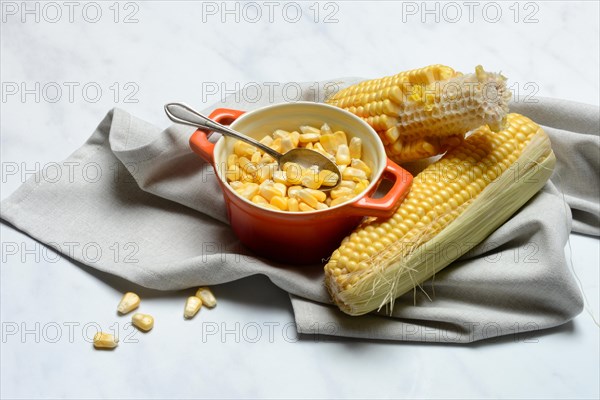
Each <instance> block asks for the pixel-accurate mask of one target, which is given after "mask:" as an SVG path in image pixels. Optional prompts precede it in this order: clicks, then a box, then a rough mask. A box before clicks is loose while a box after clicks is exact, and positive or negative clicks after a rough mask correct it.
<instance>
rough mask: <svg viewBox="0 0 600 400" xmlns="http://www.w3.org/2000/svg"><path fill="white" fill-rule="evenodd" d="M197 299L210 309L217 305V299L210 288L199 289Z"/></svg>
mask: <svg viewBox="0 0 600 400" xmlns="http://www.w3.org/2000/svg"><path fill="white" fill-rule="evenodd" d="M196 297H198V298H199V299H200V300H202V305H204V306H206V307H208V308H213V307H214V306H216V305H217V299H216V298H215V295H214V294H213V292H212V290H210V288H208V287H201V288H198V290H197V291H196Z"/></svg>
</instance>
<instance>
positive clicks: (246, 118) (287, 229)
mask: <svg viewBox="0 0 600 400" xmlns="http://www.w3.org/2000/svg"><path fill="white" fill-rule="evenodd" d="M210 118H211V119H213V120H215V121H217V122H219V123H222V124H231V128H233V129H235V130H237V131H239V132H242V133H244V134H246V135H248V136H251V137H254V138H255V139H261V138H262V137H264V136H266V135H268V134H271V133H272V132H273V131H274V130H275V129H284V130H288V131H293V130H297V129H298V127H299V126H300V125H313V126H321V125H322V124H323V123H324V122H326V123H327V124H329V126H331V128H332V130H333V131H336V130H343V131H344V132H346V133H347V134H348V136H349V137H354V136H357V137H359V138H360V139H361V140H362V144H363V147H362V149H363V150H362V151H363V156H362V159H363V161H365V162H366V163H367V165H369V167H370V168H371V170H372V173H371V184H370V185H369V186H368V187H367V189H365V191H364V192H363V193H361V194H360V195H359V196H357V197H356V198H355V199H354V200H351V201H349V202H347V203H343V204H340V205H337V206H335V207H331V208H329V209H326V210H315V211H311V212H287V211H275V210H269V209H265V208H262V207H259V206H257V205H255V204H253V203H252V202H250V201H249V200H246V199H245V198H243V197H241V196H239V195H238V194H237V193H236V192H235V191H234V190H233V189H232V188H231V187H230V186H229V184H228V183H227V181H226V179H225V171H226V168H227V156H228V155H229V154H231V153H232V152H233V144H234V142H235V139H233V138H230V137H221V138H220V139H219V140H218V141H217V142H216V144H213V143H211V142H209V141H208V135H210V134H208V135H207V133H206V132H204V131H202V130H197V131H196V132H194V134H193V135H192V136H191V138H190V146H191V148H192V150H193V151H194V152H196V153H197V154H198V155H200V157H202V158H203V159H204V160H206V161H208V162H210V163H211V164H212V165H213V167H214V169H215V172H216V175H217V178H218V182H219V184H220V185H221V188H222V190H223V196H224V198H225V204H226V206H227V213H228V216H229V221H230V223H231V227H232V229H233V231H234V232H235V234H236V235H237V237H238V238H239V239H240V241H241V242H242V243H243V244H244V245H246V246H247V247H248V248H250V249H251V250H253V251H254V252H256V253H257V254H258V255H260V256H263V257H265V258H269V259H272V260H276V261H280V262H283V263H287V264H314V263H322V262H325V261H326V260H327V259H328V257H329V256H330V255H331V253H332V251H333V250H335V249H336V248H337V247H338V246H339V245H340V242H341V241H342V239H343V238H344V237H345V236H346V235H347V234H348V233H350V231H352V229H353V228H355V227H356V225H358V223H359V222H360V221H361V220H362V219H363V217H365V216H373V217H383V218H386V217H390V216H391V215H392V214H393V213H394V211H395V210H396V209H397V208H398V206H399V205H400V203H401V202H402V200H403V199H404V197H405V196H406V194H407V193H408V191H409V189H410V186H411V183H412V175H411V174H410V173H409V172H408V171H406V170H404V169H403V168H401V167H399V166H398V165H396V164H395V163H394V162H393V161H391V160H389V159H388V158H387V157H386V154H385V149H384V147H383V144H382V142H381V140H380V139H379V137H378V136H377V133H376V132H375V131H374V130H373V129H372V128H371V127H370V126H369V125H368V124H367V123H365V122H364V121H363V120H361V119H360V118H358V117H356V116H355V115H353V114H351V113H349V112H347V111H345V110H342V109H339V108H337V107H333V106H330V105H327V104H321V103H312V102H297V103H285V104H275V105H270V106H266V107H263V108H259V109H256V110H253V111H250V112H247V113H245V112H243V111H238V110H230V109H217V110H215V111H213V112H212V113H211V115H210ZM383 178H387V179H390V180H391V181H393V184H392V186H391V188H390V189H389V191H388V192H387V193H386V194H385V195H383V196H382V197H380V198H374V197H372V196H373V194H374V193H375V191H376V190H377V187H378V185H379V183H380V182H381V180H382V179H383Z"/></svg>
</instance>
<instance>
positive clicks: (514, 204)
mask: <svg viewBox="0 0 600 400" xmlns="http://www.w3.org/2000/svg"><path fill="white" fill-rule="evenodd" d="M507 120H508V121H507V124H508V125H507V127H506V128H505V129H504V130H502V131H500V132H497V133H493V132H491V131H490V129H489V127H487V126H484V127H481V128H479V129H477V130H476V131H474V133H473V134H472V135H470V136H469V137H468V138H467V139H465V141H464V143H463V145H462V146H460V147H457V148H454V149H452V150H450V151H449V152H448V153H446V155H444V157H442V158H441V159H440V160H439V161H437V162H435V163H433V164H431V165H429V166H428V167H427V168H426V169H424V170H423V171H422V172H421V173H420V174H419V175H417V176H416V177H415V179H414V181H413V185H412V189H411V191H410V193H409V194H408V196H407V197H406V199H405V200H404V202H403V203H402V204H401V205H400V207H399V208H398V210H397V211H396V213H395V214H394V215H393V216H392V217H391V218H389V219H387V220H381V219H371V220H366V221H364V222H363V223H362V224H361V225H360V226H359V227H358V228H356V230H355V231H354V232H353V233H352V234H351V235H350V236H348V237H346V238H345V239H344V240H343V242H342V244H341V246H340V248H339V249H337V250H336V251H335V252H334V253H333V254H332V256H331V259H330V260H329V262H328V263H327V265H326V266H325V284H326V286H327V288H328V290H329V292H330V294H331V296H332V297H333V300H334V301H335V303H336V304H337V305H338V306H339V307H340V309H342V311H344V312H346V313H348V314H350V315H361V314H365V313H367V312H370V311H372V310H375V309H378V308H381V307H382V306H383V305H385V304H388V303H391V306H392V307H393V302H394V299H395V298H397V297H398V296H401V295H403V294H404V293H406V292H408V291H410V290H413V289H414V288H416V287H417V286H418V285H420V284H421V283H422V282H424V281H426V280H427V279H429V278H431V277H432V276H433V275H434V274H435V273H437V272H438V271H440V270H441V269H442V268H444V267H446V266H447V265H449V264H450V263H451V262H452V261H454V260H455V259H457V258H458V257H460V256H461V255H462V254H464V253H466V252H467V251H469V250H470V249H471V248H473V247H474V246H475V245H476V244H478V243H479V242H481V241H482V240H483V239H485V238H486V237H487V236H488V235H489V234H490V233H492V232H493V231H494V230H495V229H496V228H497V227H499V226H500V225H501V224H502V223H504V222H505V221H506V220H507V219H508V218H510V216H511V215H512V214H513V213H514V212H516V211H517V210H518V209H519V208H520V207H521V206H522V205H523V204H525V202H527V200H529V199H530V198H531V197H532V196H533V195H534V194H535V193H536V192H537V191H538V190H539V189H540V188H541V187H542V186H543V185H544V184H545V182H546V181H547V179H548V178H549V177H550V175H551V174H552V171H553V168H554V164H555V157H554V153H553V152H552V150H551V148H550V141H549V139H548V136H547V135H546V133H545V132H544V131H543V130H542V129H541V128H540V127H539V126H538V125H536V124H535V123H534V122H532V121H531V120H529V119H528V118H526V117H524V116H521V115H519V114H509V115H508V118H507ZM450 250H451V251H450Z"/></svg>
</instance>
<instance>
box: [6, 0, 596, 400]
mask: <svg viewBox="0 0 600 400" xmlns="http://www.w3.org/2000/svg"><path fill="white" fill-rule="evenodd" d="M35 4H36V3H35V2H32V3H29V7H30V9H33V7H35ZM37 4H38V7H39V14H40V21H39V22H36V21H35V15H34V14H26V15H24V16H23V15H21V12H22V4H21V2H3V3H2V18H3V20H2V24H1V51H2V53H1V80H2V84H3V88H2V89H3V90H2V93H3V96H4V97H3V99H2V103H1V107H2V108H1V116H0V120H1V134H2V136H1V144H2V150H1V151H2V165H3V176H2V178H3V179H2V198H4V197H6V196H7V195H8V194H10V193H11V192H12V191H13V190H14V189H16V188H17V187H18V186H19V184H20V183H21V178H22V177H21V174H17V175H10V176H6V174H5V172H6V171H5V170H4V168H5V167H6V166H8V165H15V163H16V165H17V166H18V167H19V168H20V169H21V170H24V169H25V168H27V169H34V168H36V165H43V164H44V163H46V162H50V161H57V160H62V159H63V158H65V157H66V156H68V155H69V154H70V153H71V152H72V151H73V150H74V149H75V148H77V147H78V146H79V145H80V144H81V143H83V142H84V141H85V140H86V139H87V137H88V136H89V135H90V134H91V132H92V130H93V129H94V127H95V125H96V124H97V123H98V122H99V121H100V120H101V118H102V117H103V116H104V115H105V113H106V111H107V110H108V109H109V108H111V107H114V106H119V107H122V108H125V109H127V110H128V111H130V112H132V113H134V114H136V115H138V116H140V117H142V118H145V119H147V120H148V121H150V122H153V123H156V124H158V125H161V126H164V125H166V124H167V120H166V118H165V117H164V115H163V113H162V105H163V104H164V103H165V102H167V101H169V100H174V99H176V100H183V101H187V102H189V103H192V104H195V105H197V106H198V107H200V108H201V107H203V106H207V105H209V104H210V103H214V102H217V101H219V99H220V98H221V95H222V94H223V93H222V91H221V92H220V93H216V94H213V95H207V94H204V95H203V94H202V93H201V90H202V89H203V88H204V89H207V88H214V87H220V88H222V89H227V90H235V89H236V87H242V88H243V87H244V85H248V84H251V83H252V82H260V81H270V82H286V81H316V80H323V79H329V78H335V77H341V76H365V77H367V76H373V77H374V76H380V75H384V74H391V73H394V72H397V71H399V70H403V69H407V68H412V67H418V66H422V65H426V64H429V63H436V62H441V63H445V64H448V65H452V66H455V67H456V68H457V69H459V70H469V69H472V68H473V67H474V66H475V65H476V64H479V63H481V64H483V65H484V66H485V67H486V68H489V69H491V70H501V71H502V72H503V73H504V74H505V75H507V76H508V77H509V78H510V80H511V82H512V83H513V84H514V85H515V86H514V87H515V88H516V87H518V88H519V90H520V92H521V94H530V93H532V92H533V90H536V89H537V90H538V92H537V95H539V96H552V97H561V98H566V99H571V100H577V101H581V102H587V103H591V104H596V105H597V104H598V103H599V101H598V100H599V98H598V93H599V83H598V79H599V77H598V71H599V59H598V56H599V54H598V49H599V42H598V38H599V32H598V25H599V24H598V3H597V2H595V1H590V2H569V4H567V2H559V1H554V2H529V4H533V5H526V4H525V3H520V4H519V10H520V12H519V16H518V21H519V22H517V23H515V22H514V18H515V14H514V6H513V9H510V7H511V5H512V4H513V2H506V3H504V2H497V3H495V4H497V5H498V7H499V8H500V9H501V11H502V18H501V20H500V21H499V22H497V23H492V22H488V21H486V20H485V18H484V16H483V15H482V11H483V7H484V4H485V3H484V2H481V4H480V5H479V6H478V7H477V8H475V10H474V11H475V12H474V14H473V19H474V20H473V22H472V23H471V22H469V15H468V11H469V10H468V8H467V6H466V5H465V4H464V3H462V2H457V3H455V4H458V6H459V7H460V8H461V11H462V18H461V20H460V21H458V22H456V23H451V22H450V21H449V20H450V19H452V18H454V17H455V15H456V14H455V10H452V9H448V8H446V9H445V10H446V13H445V14H444V8H443V7H444V5H443V4H442V3H440V5H439V6H438V7H440V12H441V14H440V21H439V22H438V23H436V22H435V21H434V17H435V16H434V15H428V16H426V17H427V18H428V23H422V22H421V18H422V15H421V11H422V9H420V8H421V7H422V6H421V2H414V3H413V2H404V7H405V8H404V11H405V12H404V14H403V8H402V7H403V6H402V3H393V2H369V3H367V2H335V3H334V2H330V5H326V3H320V4H318V5H317V8H318V9H319V10H320V13H319V22H315V21H314V11H313V10H314V7H313V10H311V9H309V7H310V6H311V5H312V4H313V2H308V3H302V11H303V17H302V18H301V19H300V20H299V21H298V22H297V23H291V22H288V21H289V20H290V19H293V18H294V15H295V14H294V9H293V5H292V6H288V8H287V10H288V13H287V14H285V17H284V14H282V12H283V8H284V6H285V4H286V3H276V4H275V5H274V13H273V19H274V21H273V22H270V21H269V15H268V10H269V9H268V7H269V6H268V5H267V4H265V3H262V2H259V3H257V4H258V5H259V6H260V7H261V11H262V18H261V19H260V21H258V22H256V23H252V22H249V21H245V20H244V10H245V11H246V14H245V16H246V17H247V19H248V18H250V19H252V18H254V16H255V14H254V11H255V9H251V8H246V9H244V8H243V7H244V6H243V4H242V3H239V4H238V6H237V7H239V10H240V13H241V18H240V21H239V22H236V21H235V17H236V16H235V14H226V15H225V14H223V13H222V11H223V9H222V7H223V5H222V4H221V2H214V3H210V4H208V5H205V6H204V11H211V10H214V7H217V8H220V9H219V10H217V14H216V15H209V13H208V12H204V13H203V6H202V4H201V3H194V2H187V1H181V2H166V1H153V2H147V3H142V2H130V4H129V5H128V4H126V3H120V4H119V5H118V6H119V10H120V13H119V20H120V21H121V22H119V23H115V22H114V17H115V14H114V6H112V4H113V2H98V3H97V4H98V7H99V8H100V9H101V11H102V17H101V18H100V20H99V22H97V23H91V22H87V21H86V20H85V18H84V15H85V17H86V18H87V19H88V20H90V19H93V18H94V16H95V13H94V11H95V10H94V8H93V6H87V8H86V12H85V14H84V12H83V8H84V7H85V3H77V2H76V4H77V5H76V6H75V8H74V10H73V11H74V12H73V22H70V21H69V9H68V7H67V6H65V5H64V4H63V3H61V2H59V3H55V4H58V5H59V7H60V9H61V12H62V17H61V19H59V20H58V21H57V22H54V23H52V22H51V21H50V20H52V19H55V18H56V9H51V8H48V7H46V9H44V4H43V3H37ZM111 6H112V7H113V9H111V8H110V7H111ZM227 7H229V8H230V9H233V8H234V7H235V3H229V4H228V5H227ZM247 7H248V6H247ZM413 7H417V8H418V9H417V10H416V11H417V13H416V14H415V15H411V14H410V12H411V11H413V10H415V9H414V8H413ZM429 7H430V9H433V8H434V7H435V3H429ZM491 7H495V6H488V8H487V11H488V13H487V15H486V16H487V18H488V19H491V18H494V16H495V13H494V10H495V8H494V9H493V8H491ZM136 9H137V11H136ZM14 10H16V12H17V14H16V15H13V11H14ZM336 10H337V11H336ZM536 10H537V11H536ZM333 11H336V13H335V15H334V16H333V18H335V19H337V20H338V21H337V22H333V23H324V22H323V19H324V17H325V16H326V15H328V14H329V13H331V12H333ZM131 12H135V15H134V18H136V19H137V20H138V21H137V22H135V23H127V24H126V23H123V22H122V20H123V19H124V17H125V16H126V15H128V14H130V13H131ZM531 12H535V15H534V16H533V18H536V19H537V20H538V22H537V23H524V19H525V17H526V15H528V14H530V13H531ZM403 15H404V17H405V21H404V22H403V20H402V19H403ZM22 17H25V22H22V21H21V18H22ZM222 18H225V19H226V20H225V22H222V21H221V19H222ZM286 18H287V19H288V21H286ZM36 82H39V84H40V88H43V87H44V85H46V88H47V89H46V92H45V93H44V92H43V91H42V93H40V99H39V101H36V99H35V94H31V93H30V94H27V95H26V96H25V98H24V99H22V98H21V93H16V94H10V93H12V90H13V89H15V87H16V88H18V90H19V91H21V89H22V87H21V84H22V83H24V84H25V85H26V87H27V88H30V89H31V88H34V87H35V84H36ZM52 82H55V83H56V84H57V85H58V86H61V87H62V96H61V97H60V99H58V101H56V102H51V101H49V100H52V99H53V98H54V97H55V92H54V91H53V90H54V89H55V86H56V85H53V84H50V85H48V84H49V83H52ZM68 82H75V83H74V84H70V83H68ZM115 82H117V86H118V87H119V88H120V92H119V95H118V98H116V99H115V97H114V95H115V90H114V88H115V86H112V85H113V84H114V83H115ZM128 82H130V83H132V84H130V85H129V86H125V85H126V84H127V83H128ZM207 82H208V83H209V86H207V84H206V83H207ZM89 83H91V84H92V85H94V86H99V87H100V88H101V89H102V95H101V96H100V98H99V99H98V101H97V102H91V101H88V100H86V99H85V98H84V95H83V93H82V90H81V88H82V87H83V86H84V85H85V84H89ZM203 83H204V86H203ZM528 84H529V85H528ZM67 85H72V86H73V85H78V86H75V90H74V93H73V99H72V101H70V100H71V99H69V93H68V86H67ZM53 86H54V89H53ZM111 87H112V88H113V89H111ZM132 88H137V89H138V90H137V93H135V94H134V95H133V96H132V99H134V100H137V102H136V103H131V102H126V101H125V95H126V94H128V93H131V92H132ZM275 88H276V90H277V88H281V85H280V86H275ZM92 89H93V88H91V89H90V91H89V92H88V96H89V97H93V96H94V93H93V90H92ZM279 90H280V89H279ZM292 95H293V94H292ZM36 163H39V164H36ZM0 233H1V234H2V244H3V246H5V245H6V244H7V243H16V244H17V245H18V246H19V247H20V249H19V252H18V253H17V255H8V254H7V252H5V248H3V260H2V267H1V269H0V277H1V281H0V285H1V289H0V296H1V298H0V300H1V304H0V311H1V320H2V342H1V343H0V346H1V353H0V368H1V372H0V394H1V397H2V398H40V397H46V398H47V397H66V398H92V397H93V398H99V397H106V398H117V397H118V398H165V397H179V398H196V397H228V398H234V397H250V398H256V397H355V398H356V397H366V396H374V397H420V398H433V397H444V398H450V397H465V398H481V397H487V398H490V397H521V398H524V397H527V398H549V397H552V398H598V396H599V380H598V379H599V378H598V376H599V375H600V371H599V363H598V359H599V347H598V346H599V345H598V342H599V330H598V327H597V326H596V325H594V323H593V321H592V318H591V317H590V315H588V314H587V313H585V312H584V313H582V314H581V315H580V316H578V317H577V318H575V320H574V321H573V322H572V323H569V324H566V325H565V326H562V327H559V328H557V329H553V330H549V331H546V332H542V333H539V334H536V335H534V336H532V337H505V338H503V339H499V340H498V341H496V342H494V343H478V344H474V345H469V346H443V345H435V344H415V343H410V344H403V343H388V342H363V341H354V340H345V339H339V338H325V337H322V338H319V339H317V340H315V338H312V337H301V338H298V337H297V336H296V335H295V333H294V330H293V327H291V325H290V324H291V323H292V321H293V316H292V312H291V307H290V305H289V301H288V299H287V296H286V294H285V293H283V292H281V291H280V290H278V289H277V288H275V287H274V286H273V285H271V284H270V282H268V280H267V279H266V278H262V277H254V278H250V279H245V280H243V281H239V282H236V283H231V284H227V285H221V286H219V287H216V288H215V292H216V294H217V296H218V297H219V300H220V303H219V306H218V307H217V308H216V309H215V310H203V311H202V312H201V315H200V316H199V318H196V319H194V320H192V321H184V320H183V319H182V317H181V309H182V303H183V301H184V298H185V296H186V295H187V294H188V293H187V292H186V293H172V294H164V293H156V292H151V291H147V290H143V289H139V290H140V292H141V294H142V296H143V298H144V301H143V308H142V310H143V311H148V312H151V313H152V314H153V315H154V316H155V317H156V327H155V329H154V330H153V331H152V332H151V333H149V334H140V333H137V334H135V335H134V336H133V337H132V338H131V340H133V341H136V340H137V343H125V342H122V343H121V345H120V346H119V348H118V349H117V350H116V351H114V352H97V351H93V350H92V349H91V344H90V343H89V342H87V341H86V339H85V337H84V336H85V332H84V331H83V328H84V326H85V325H86V324H87V323H98V324H100V325H102V326H104V327H107V326H110V325H111V324H113V323H117V324H118V325H117V327H118V330H119V332H120V333H121V336H122V341H124V340H125V336H126V335H127V334H128V333H130V332H133V331H132V330H131V328H127V327H126V326H125V323H126V322H127V320H128V318H123V317H121V318H119V317H117V316H116V315H115V314H114V313H113V310H114V306H115V305H116V303H117V302H118V299H119V297H120V293H121V292H122V291H124V290H129V289H132V288H133V287H132V286H131V285H130V284H127V283H126V282H123V281H121V280H118V279H115V278H112V277H109V276H105V275H102V274H100V273H98V272H95V271H93V270H90V269H89V268H86V267H81V266H76V265H73V264H72V263H71V262H70V261H68V260H66V259H63V258H60V259H58V260H55V257H57V256H55V255H53V253H50V252H46V251H45V250H44V249H43V247H42V246H41V245H40V244H38V243H36V242H35V241H33V240H31V239H29V238H28V237H26V236H25V235H23V234H21V233H19V232H17V231H15V230H13V229H12V228H10V227H7V226H6V225H2V226H1V227H0ZM570 244H571V247H572V260H573V267H574V271H575V272H576V273H577V275H578V276H579V277H580V278H581V281H582V282H583V289H584V291H585V293H586V295H587V297H588V300H589V302H590V306H591V309H592V312H593V313H595V315H596V318H597V315H598V301H599V300H598V279H599V278H598V265H599V263H600V261H599V259H598V253H599V251H600V249H599V242H598V240H597V239H596V238H591V237H582V236H576V235H573V236H572V237H571V243H570ZM25 250H32V251H31V252H30V253H28V252H26V251H25ZM566 250H567V254H569V253H570V252H571V251H570V250H569V249H568V248H567V249H566ZM36 256H37V257H39V259H38V260H36ZM22 258H23V259H22ZM136 290H137V288H136ZM38 323H39V327H38V325H36V324H38ZM238 323H239V325H236V324H238ZM69 326H72V336H71V337H70V332H69V329H70V328H69ZM13 329H18V332H17V333H15V334H11V331H12V330H13ZM25 329H27V330H29V333H26V334H25V336H23V334H24V330H25ZM57 329H58V330H57ZM215 329H216V330H217V333H215V334H212V335H211V334H210V332H211V330H215ZM226 330H227V331H228V332H229V333H227V332H225V331H226ZM36 332H37V335H39V340H37V341H36V339H38V338H36ZM58 332H60V336H57V333H58ZM90 332H93V328H90ZM224 332H225V333H226V334H225V336H224V337H223V336H222V334H223V333H224ZM235 332H237V334H238V336H239V339H237V338H236V333H235ZM257 333H259V334H260V336H258V337H257ZM270 333H271V334H270ZM38 342H39V343H38ZM254 342H255V343H254Z"/></svg>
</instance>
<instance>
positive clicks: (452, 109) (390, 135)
mask: <svg viewBox="0 0 600 400" xmlns="http://www.w3.org/2000/svg"><path fill="white" fill-rule="evenodd" d="M509 100H510V91H509V90H508V89H507V88H506V78H504V77H503V76H502V75H500V74H495V73H489V72H485V71H484V70H483V68H482V67H481V66H478V67H477V68H476V70H475V73H474V74H468V75H462V74H461V73H458V72H456V71H454V70H453V69H452V68H450V67H446V66H443V65H431V66H429V67H425V68H421V69H416V70H412V71H406V72H401V73H399V74H397V75H394V76H389V77H385V78H381V79H374V80H369V81H364V82H361V83H358V84H356V85H353V86H350V87H348V88H346V89H343V90H341V91H339V92H338V93H336V94H335V95H333V96H332V97H331V98H329V99H328V100H327V103H329V104H332V105H335V106H338V107H341V108H343V109H346V110H348V111H350V112H351V113H353V114H356V115H357V116H359V117H361V118H362V119H363V120H365V121H366V122H367V123H368V124H369V125H371V126H372V127H373V129H375V130H376V131H377V133H378V134H379V136H380V137H381V140H382V141H383V143H384V145H385V148H386V152H387V154H388V156H389V157H390V158H391V159H392V160H394V161H396V162H398V163H402V162H406V161H412V160H417V159H421V158H427V157H431V156H434V155H436V154H441V153H443V152H445V151H446V150H447V149H448V148H451V147H453V146H456V145H458V144H459V143H460V142H461V141H462V138H463V137H464V135H465V133H467V132H469V131H471V130H473V129H475V128H478V127H480V126H482V125H486V124H487V125H489V127H490V128H491V129H492V130H494V131H495V130H498V129H501V128H502V126H503V124H504V119H505V117H506V113H507V112H508V101H509ZM444 138H451V139H450V140H445V139H444Z"/></svg>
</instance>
